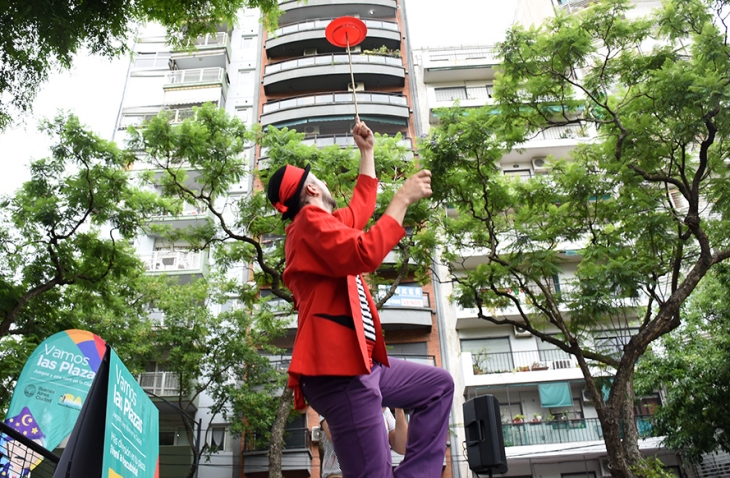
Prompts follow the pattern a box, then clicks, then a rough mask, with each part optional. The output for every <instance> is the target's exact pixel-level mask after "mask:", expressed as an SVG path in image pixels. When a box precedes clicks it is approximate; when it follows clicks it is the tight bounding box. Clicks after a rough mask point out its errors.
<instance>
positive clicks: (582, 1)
mask: <svg viewBox="0 0 730 478" xmlns="http://www.w3.org/2000/svg"><path fill="white" fill-rule="evenodd" d="M594 3H598V0H558V6H559V7H560V8H561V9H562V10H563V11H565V12H568V13H574V12H578V11H580V10H583V9H585V8H588V7H590V6H591V5H592V4H594Z"/></svg>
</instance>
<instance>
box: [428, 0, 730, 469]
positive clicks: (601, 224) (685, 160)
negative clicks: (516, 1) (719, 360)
mask: <svg viewBox="0 0 730 478" xmlns="http://www.w3.org/2000/svg"><path fill="white" fill-rule="evenodd" d="M717 3H718V2H711V1H702V0H690V1H684V0H676V1H668V2H665V6H664V8H663V9H662V10H660V11H658V12H656V13H655V14H654V15H653V16H652V17H650V18H646V19H643V18H633V16H632V14H631V11H630V4H629V2H628V1H625V0H608V1H603V2H599V3H597V4H595V5H593V6H591V7H590V8H587V9H585V10H584V11H582V12H580V13H579V14H574V15H562V14H559V15H558V16H557V17H555V18H554V19H551V20H550V21H548V22H546V24H545V25H544V26H541V27H539V28H531V29H524V28H521V27H515V28H513V29H511V30H510V31H509V32H508V33H507V38H506V40H505V41H504V42H503V43H502V44H500V45H499V46H498V53H499V55H500V56H501V57H502V63H501V74H499V75H498V78H497V79H496V80H495V98H496V99H495V103H494V104H493V105H488V106H486V107H484V108H481V109H478V110H467V109H463V108H458V107H457V108H455V109H452V110H445V111H441V112H440V114H439V118H440V120H441V124H440V126H439V127H438V128H436V129H435V131H434V132H433V134H432V135H431V138H430V139H429V142H427V143H425V144H424V146H425V153H424V154H425V157H426V158H427V167H429V168H430V169H431V170H432V171H433V173H434V175H433V176H434V180H433V188H434V197H435V198H436V199H437V200H439V201H440V202H441V203H443V204H445V205H448V206H449V207H451V208H452V209H453V210H454V214H451V215H449V217H446V218H444V220H443V231H444V235H445V242H446V243H447V244H449V247H448V248H447V250H446V254H445V257H446V259H448V260H449V263H450V270H451V274H452V279H453V280H454V282H455V283H456V284H457V286H456V289H455V292H454V300H456V301H457V302H458V303H459V304H460V305H462V306H465V307H478V309H479V317H480V318H482V319H485V320H488V321H490V322H492V323H495V324H501V325H508V324H509V325H519V326H520V327H523V328H525V329H527V330H528V331H530V332H531V333H532V334H533V335H535V336H536V337H538V338H539V339H541V340H543V341H545V342H549V343H551V344H553V345H554V346H556V347H558V348H559V349H561V350H563V351H565V352H567V353H570V354H572V355H574V356H575V357H576V359H577V361H578V363H579V365H580V368H581V371H582V372H583V375H584V377H585V379H586V385H587V387H588V389H589V390H590V393H591V396H592V398H593V402H594V404H595V406H596V410H597V412H598V416H599V418H600V420H601V424H602V427H603V431H604V436H605V441H606V446H607V450H608V452H609V460H610V463H611V469H612V473H613V476H616V477H629V476H634V472H633V471H632V469H634V470H639V469H642V467H641V466H638V465H640V463H641V457H640V454H639V450H638V444H637V437H638V431H637V428H636V426H635V422H634V412H633V398H634V390H633V377H634V364H635V363H636V361H637V359H638V358H639V357H641V356H642V354H643V353H644V352H645V351H646V349H647V347H648V346H649V344H651V343H652V342H653V341H655V340H656V339H657V338H659V337H661V336H662V335H664V334H667V333H668V332H670V331H671V330H673V329H675V328H676V327H677V326H678V325H679V324H680V323H681V320H680V314H679V310H680V306H681V304H682V303H683V302H684V301H685V300H686V299H687V298H688V297H689V295H690V293H691V292H692V291H693V290H694V288H695V287H696V286H697V284H698V282H699V281H700V279H701V278H702V277H703V276H704V275H705V274H706V273H707V272H708V271H709V270H710V268H711V267H713V266H714V265H716V264H718V263H720V262H722V261H724V260H726V259H727V258H728V257H730V229H729V228H728V224H730V222H728V214H729V213H730V209H728V208H729V207H730V206H729V204H730V203H728V202H727V198H726V197H725V196H726V195H727V194H728V192H727V191H728V177H727V168H726V166H725V165H724V161H726V160H727V159H729V158H730V155H729V154H728V149H727V144H726V141H727V140H726V138H727V137H728V133H730V131H728V128H729V127H730V123H729V122H728V120H729V119H730V111H729V110H728V109H727V107H726V102H727V98H728V94H730V87H729V86H728V85H730V82H729V81H728V80H729V79H730V78H729V77H728V71H730V70H729V69H728V66H730V64H729V63H728V62H729V61H730V47H729V46H728V45H727V41H726V30H725V28H724V26H723V25H724V24H723V23H722V22H720V21H717V22H716V21H715V20H716V19H718V17H717V15H719V14H720V12H718V11H717V10H716V8H715V7H716V6H717V5H716V4H717ZM718 25H719V27H718ZM550 128H562V129H563V131H567V130H568V128H573V132H579V134H576V136H585V132H586V131H589V132H594V133H593V136H594V137H595V139H594V140H590V141H581V142H580V144H579V145H578V146H577V147H575V148H574V149H573V150H572V152H571V153H570V154H569V155H568V156H565V157H557V158H556V157H549V158H548V164H549V166H550V174H549V175H546V176H537V177H534V178H531V179H530V180H522V181H520V180H516V179H514V178H513V177H512V176H507V175H505V174H504V173H503V172H502V168H501V167H500V160H502V158H503V157H505V155H508V154H509V153H510V152H513V155H512V156H509V157H510V158H515V157H516V156H514V152H518V153H519V152H522V151H523V149H522V148H523V147H524V145H525V144H526V143H527V142H528V141H530V140H532V139H535V138H536V137H537V136H538V135H539V134H541V132H542V131H550ZM552 131H556V129H553V130H552ZM524 159H527V160H529V157H523V160H524ZM510 161H511V160H510ZM673 196H674V197H673ZM677 197H679V198H680V199H679V201H678V200H677ZM455 246H456V247H455ZM465 251H471V252H469V253H466V254H465ZM478 257H481V258H482V259H480V260H475V258H478ZM465 259H466V260H465ZM557 274H561V275H562V277H561V281H560V283H559V284H556V282H555V280H554V276H556V275H557ZM505 307H511V308H512V310H513V311H515V312H513V313H512V315H508V316H505V315H504V313H500V311H504V310H505V309H504V308H505ZM606 336H612V337H615V339H614V340H615V341H616V343H615V344H614V345H615V346H606V341H605V340H602V338H604V337H606ZM607 373H608V374H611V375H613V376H614V381H613V386H612V389H611V393H610V395H609V398H608V400H606V401H604V399H603V397H602V394H601V393H600V392H599V390H600V388H599V387H597V386H596V377H599V376H603V375H605V374H607ZM619 423H623V435H622V434H621V430H620V428H619Z"/></svg>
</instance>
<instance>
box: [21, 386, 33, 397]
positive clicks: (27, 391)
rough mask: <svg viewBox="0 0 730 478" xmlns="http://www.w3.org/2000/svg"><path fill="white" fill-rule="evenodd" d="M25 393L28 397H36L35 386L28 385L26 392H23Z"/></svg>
mask: <svg viewBox="0 0 730 478" xmlns="http://www.w3.org/2000/svg"><path fill="white" fill-rule="evenodd" d="M23 393H25V396H26V397H32V396H33V395H35V385H28V386H27V387H25V390H23Z"/></svg>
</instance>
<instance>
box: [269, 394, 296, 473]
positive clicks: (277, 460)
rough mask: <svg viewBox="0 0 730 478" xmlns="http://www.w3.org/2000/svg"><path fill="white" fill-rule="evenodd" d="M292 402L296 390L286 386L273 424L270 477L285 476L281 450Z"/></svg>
mask: <svg viewBox="0 0 730 478" xmlns="http://www.w3.org/2000/svg"><path fill="white" fill-rule="evenodd" d="M292 403H294V391H293V390H292V389H291V388H289V387H286V386H285V387H284V392H283V393H282V394H281V398H280V399H279V409H278V410H277V411H276V418H275V419H274V424H273V425H272V426H271V438H270V440H269V478H283V475H282V473H281V452H282V450H283V448H284V427H285V426H286V422H287V419H288V418H289V413H290V412H291V407H292Z"/></svg>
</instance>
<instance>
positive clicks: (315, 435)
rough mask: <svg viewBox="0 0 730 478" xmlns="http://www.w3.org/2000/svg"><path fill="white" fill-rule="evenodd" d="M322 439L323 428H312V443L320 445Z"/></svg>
mask: <svg viewBox="0 0 730 478" xmlns="http://www.w3.org/2000/svg"><path fill="white" fill-rule="evenodd" d="M321 439H322V428H320V427H312V442H314V443H318V442H319V440H321Z"/></svg>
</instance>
